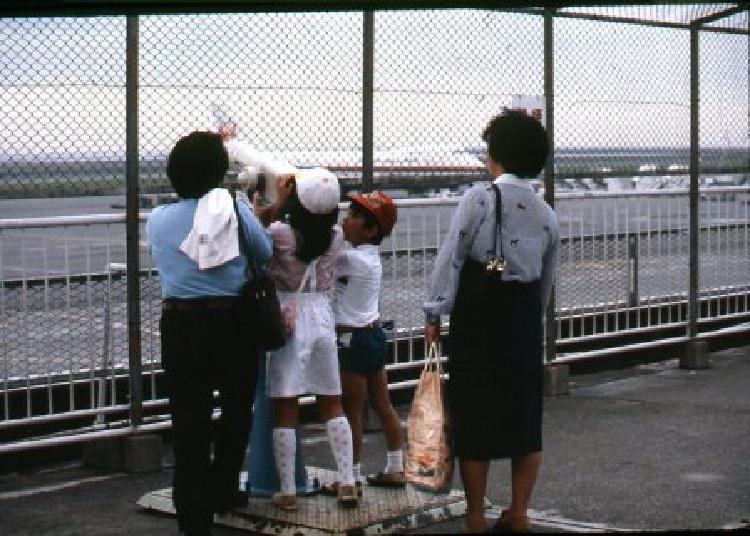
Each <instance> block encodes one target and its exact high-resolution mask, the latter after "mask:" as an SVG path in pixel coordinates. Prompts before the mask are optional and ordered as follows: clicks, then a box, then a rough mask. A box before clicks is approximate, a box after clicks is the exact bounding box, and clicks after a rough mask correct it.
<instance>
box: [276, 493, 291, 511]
mask: <svg viewBox="0 0 750 536" xmlns="http://www.w3.org/2000/svg"><path fill="white" fill-rule="evenodd" d="M271 504H272V505H274V506H275V507H276V508H279V509H281V510H284V511H286V512H294V511H295V510H297V497H296V496H295V495H285V494H284V493H274V494H273V496H272V497H271Z"/></svg>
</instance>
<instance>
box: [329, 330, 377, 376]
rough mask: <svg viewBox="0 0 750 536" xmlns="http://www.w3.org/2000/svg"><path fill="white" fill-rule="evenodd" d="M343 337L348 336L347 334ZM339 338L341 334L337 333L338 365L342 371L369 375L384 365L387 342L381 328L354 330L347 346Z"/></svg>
mask: <svg viewBox="0 0 750 536" xmlns="http://www.w3.org/2000/svg"><path fill="white" fill-rule="evenodd" d="M343 337H348V334H345V335H343ZM341 340H342V335H339V344H338V350H339V366H340V367H341V371H342V372H350V373H355V374H362V375H364V376H369V375H370V374H374V373H375V372H378V371H379V370H381V369H382V368H384V367H385V361H386V358H387V357H388V343H387V342H386V339H385V331H384V330H383V328H380V327H377V328H362V329H356V330H354V331H353V332H352V333H351V341H350V342H349V346H348V347H347V346H345V345H343V344H342V342H341Z"/></svg>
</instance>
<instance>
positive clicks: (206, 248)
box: [180, 188, 240, 270]
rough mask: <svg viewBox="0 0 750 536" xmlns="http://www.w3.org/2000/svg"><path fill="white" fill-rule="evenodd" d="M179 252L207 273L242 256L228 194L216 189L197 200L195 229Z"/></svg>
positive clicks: (224, 190)
mask: <svg viewBox="0 0 750 536" xmlns="http://www.w3.org/2000/svg"><path fill="white" fill-rule="evenodd" d="M180 250H182V252H183V253H185V255H187V256H188V257H190V258H191V259H193V260H194V261H195V262H197V263H198V268H199V269H200V270H206V269H208V268H213V267H215V266H219V265H221V264H224V263H225V262H227V261H231V260H232V259H234V258H236V257H238V256H239V254H240V247H239V239H238V237H237V215H236V214H235V212H234V203H233V202H232V196H231V195H230V194H229V191H228V190H226V189H224V188H214V189H213V190H211V191H209V192H208V193H207V194H205V195H204V196H203V197H201V198H200V199H199V200H198V206H197V207H196V209H195V216H193V228H192V229H191V230H190V234H188V236H187V238H186V239H185V240H184V241H183V242H182V244H180Z"/></svg>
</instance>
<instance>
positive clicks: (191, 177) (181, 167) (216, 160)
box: [167, 131, 229, 199]
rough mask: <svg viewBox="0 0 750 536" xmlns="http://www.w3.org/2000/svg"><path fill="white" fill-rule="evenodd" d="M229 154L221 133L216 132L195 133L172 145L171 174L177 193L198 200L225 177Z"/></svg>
mask: <svg viewBox="0 0 750 536" xmlns="http://www.w3.org/2000/svg"><path fill="white" fill-rule="evenodd" d="M228 168H229V156H228V155H227V150H226V149H225V148H224V143H223V142H222V140H221V136H219V135H218V134H215V133H213V132H201V131H195V132H191V133H190V134H188V135H187V136H183V137H182V138H180V140H179V141H178V142H177V143H176V144H175V146H174V147H173V148H172V151H171V152H170V153H169V160H168V161H167V177H169V182H170V183H171V184H172V188H174V189H175V191H176V192H177V195H179V196H180V197H181V198H183V199H198V198H200V197H202V196H203V195H204V194H206V193H207V192H208V191H209V190H211V189H213V188H216V187H217V186H218V185H219V184H221V182H222V181H223V180H224V175H225V174H226V172H227V169H228Z"/></svg>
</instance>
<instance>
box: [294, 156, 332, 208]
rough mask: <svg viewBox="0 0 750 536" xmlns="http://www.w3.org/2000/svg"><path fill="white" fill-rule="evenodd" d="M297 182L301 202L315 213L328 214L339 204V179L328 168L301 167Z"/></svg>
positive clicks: (297, 174) (296, 176)
mask: <svg viewBox="0 0 750 536" xmlns="http://www.w3.org/2000/svg"><path fill="white" fill-rule="evenodd" d="M295 182H296V183H297V197H298V198H299V201H300V203H301V204H302V206H303V207H305V208H306V209H307V210H309V211H310V212H312V213H313V214H328V213H329V212H331V211H332V210H334V209H335V208H336V207H337V206H338V204H339V201H340V199H341V188H340V186H339V180H338V178H337V177H336V175H334V174H333V173H331V172H330V171H328V170H327V169H324V168H320V167H316V168H311V169H300V170H299V171H297V173H296V174H295Z"/></svg>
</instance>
